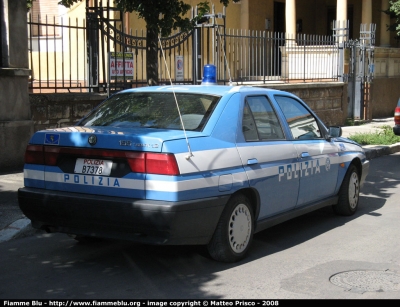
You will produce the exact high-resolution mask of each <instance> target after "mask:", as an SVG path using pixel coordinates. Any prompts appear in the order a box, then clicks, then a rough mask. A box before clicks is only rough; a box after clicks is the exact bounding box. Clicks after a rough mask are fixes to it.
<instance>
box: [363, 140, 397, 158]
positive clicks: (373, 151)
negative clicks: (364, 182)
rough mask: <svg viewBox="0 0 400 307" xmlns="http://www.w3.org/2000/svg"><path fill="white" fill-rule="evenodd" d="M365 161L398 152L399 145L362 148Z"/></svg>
mask: <svg viewBox="0 0 400 307" xmlns="http://www.w3.org/2000/svg"><path fill="white" fill-rule="evenodd" d="M363 148H364V150H365V155H366V157H367V160H371V159H374V158H378V157H381V156H386V155H390V154H393V153H396V152H399V151H400V143H396V144H393V145H384V146H382V145H367V146H363Z"/></svg>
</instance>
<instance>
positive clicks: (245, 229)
mask: <svg viewBox="0 0 400 307" xmlns="http://www.w3.org/2000/svg"><path fill="white" fill-rule="evenodd" d="M253 232H254V217H253V210H252V207H251V205H250V201H249V200H248V198H247V197H245V196H244V195H241V194H238V195H235V196H233V197H232V198H231V199H230V200H229V202H228V204H227V205H226V207H225V209H224V211H223V212H222V215H221V218H220V220H219V222H218V225H217V229H216V230H215V232H214V235H213V237H212V239H211V241H210V243H208V245H207V249H208V252H209V254H210V256H211V257H212V258H213V259H215V260H217V261H222V262H236V261H239V260H241V259H243V258H244V256H245V255H246V253H247V251H248V249H249V247H250V243H251V241H252V238H253Z"/></svg>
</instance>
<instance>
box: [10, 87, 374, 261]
mask: <svg viewBox="0 0 400 307" xmlns="http://www.w3.org/2000/svg"><path fill="white" fill-rule="evenodd" d="M340 135H341V128H340V127H330V128H327V127H326V126H325V125H324V124H323V123H322V122H321V120H320V119H318V117H317V116H316V115H315V114H314V113H313V112H312V110H310V108H309V107H308V106H307V105H306V104H305V103H304V102H303V101H302V100H301V99H299V98H298V97H296V96H295V95H293V94H291V93H288V92H284V91H278V90H272V89H263V88H257V87H248V86H219V85H193V86H186V85H180V86H172V85H170V86H154V87H143V88H137V89H130V90H125V91H121V92H119V93H117V94H115V95H113V96H111V97H110V98H108V99H106V100H105V101H104V102H102V103H101V104H100V105H99V106H98V107H97V108H95V109H94V110H93V111H92V112H90V113H89V114H88V115H87V116H86V117H84V118H83V119H82V120H80V121H79V122H78V123H77V124H76V125H75V126H72V127H65V128H57V129H48V130H43V131H38V132H36V133H35V134H34V135H33V136H32V138H31V139H30V142H29V144H28V145H27V149H26V154H25V166H24V187H23V188H21V189H19V191H18V199H19V205H20V208H21V209H22V211H23V213H24V214H25V215H26V216H27V217H28V218H29V219H31V221H32V225H33V227H35V228H38V229H44V230H46V231H49V232H62V233H67V234H70V235H73V236H74V237H75V238H76V239H77V240H86V239H89V238H93V237H101V238H116V239H128V240H133V241H136V242H142V243H146V244H170V245H178V244H188V245H193V244H198V245H204V246H206V247H207V249H208V252H209V254H210V255H211V257H212V258H214V259H216V260H218V261H224V262H234V261H238V260H240V259H242V258H243V257H244V256H245V254H246V253H247V252H248V250H249V247H250V245H251V241H252V237H253V234H254V233H256V232H259V231H262V230H264V229H266V228H268V227H271V226H273V225H276V224H278V223H281V222H283V221H286V220H289V219H291V218H294V217H296V216H299V215H301V214H305V213H308V212H310V211H312V210H316V209H319V208H322V207H324V206H333V209H334V211H335V212H336V213H337V214H339V215H352V214H354V213H355V212H356V210H357V207H358V203H359V193H360V188H361V187H362V185H363V183H364V181H365V178H366V176H367V174H368V169H369V161H368V160H367V159H366V156H365V153H364V151H363V149H362V148H361V147H360V146H359V145H358V144H357V143H355V142H353V141H351V140H349V139H346V138H342V137H340Z"/></svg>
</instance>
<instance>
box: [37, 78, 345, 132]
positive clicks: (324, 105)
mask: <svg viewBox="0 0 400 307" xmlns="http://www.w3.org/2000/svg"><path fill="white" fill-rule="evenodd" d="M262 87H265V85H263V86H262ZM268 87H269V88H276V89H280V90H285V91H288V92H292V93H293V94H295V95H297V96H299V97H300V98H302V99H303V100H304V101H305V102H306V103H307V104H308V105H309V106H310V107H311V108H312V109H313V110H314V111H315V112H316V113H317V114H318V116H319V117H320V118H321V119H322V120H323V121H324V122H325V124H326V125H343V124H344V123H345V121H346V117H347V86H346V85H345V84H343V83H325V84H296V85H290V84H279V85H276V84H275V85H270V86H268ZM105 98H106V95H105V94H73V93H68V94H30V105H31V113H32V119H33V121H34V130H35V131H37V130H41V129H47V128H60V127H66V126H70V125H74V124H75V123H76V122H77V121H78V120H79V119H81V118H82V117H83V116H84V115H85V114H86V113H88V112H89V111H90V110H91V109H93V108H94V107H95V106H96V105H97V104H99V103H100V102H101V101H102V100H104V99H105Z"/></svg>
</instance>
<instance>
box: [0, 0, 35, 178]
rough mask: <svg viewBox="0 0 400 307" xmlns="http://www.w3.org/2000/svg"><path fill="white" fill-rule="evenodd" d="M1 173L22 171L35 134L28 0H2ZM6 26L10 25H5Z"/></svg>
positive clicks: (0, 37)
mask: <svg viewBox="0 0 400 307" xmlns="http://www.w3.org/2000/svg"><path fill="white" fill-rule="evenodd" d="M0 5H1V10H0V11H1V14H0V24H1V26H0V28H1V34H0V44H1V55H2V60H1V61H0V93H1V95H0V148H2V149H3V150H0V173H3V172H7V171H22V167H23V164H24V154H25V148H26V145H27V144H28V141H29V139H30V137H31V136H32V134H33V121H32V120H31V111H30V103H29V95H28V78H29V75H30V70H29V61H28V34H27V26H26V22H27V20H26V0H0ZM4 25H8V26H7V27H5V26H4Z"/></svg>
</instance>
